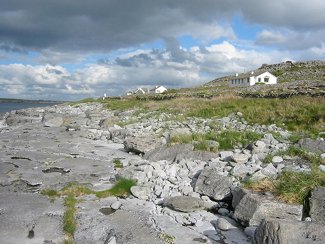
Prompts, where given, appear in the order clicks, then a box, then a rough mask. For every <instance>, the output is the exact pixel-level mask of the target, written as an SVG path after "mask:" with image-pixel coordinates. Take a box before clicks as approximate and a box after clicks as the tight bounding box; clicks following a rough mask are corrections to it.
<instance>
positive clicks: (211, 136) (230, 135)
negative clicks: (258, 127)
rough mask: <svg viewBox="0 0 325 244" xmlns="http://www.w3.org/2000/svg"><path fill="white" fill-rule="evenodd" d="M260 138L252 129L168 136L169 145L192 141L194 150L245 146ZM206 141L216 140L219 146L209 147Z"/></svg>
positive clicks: (214, 150) (213, 150)
mask: <svg viewBox="0 0 325 244" xmlns="http://www.w3.org/2000/svg"><path fill="white" fill-rule="evenodd" d="M261 138H262V135H261V134H258V133H256V132H252V131H243V132H241V131H232V130H226V131H222V132H221V133H216V132H209V133H206V134H185V135H184V134H178V135H175V136H173V137H171V138H170V145H173V144H186V143H193V142H197V143H194V148H195V149H196V150H203V151H212V152H216V151H218V150H228V149H233V148H234V147H236V146H238V145H241V146H244V147H245V146H247V145H248V144H250V143H253V142H255V141H257V140H259V139H261ZM208 141H216V142H218V144H219V146H218V147H217V148H215V147H211V145H210V143H208Z"/></svg>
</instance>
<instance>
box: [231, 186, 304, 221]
mask: <svg viewBox="0 0 325 244" xmlns="http://www.w3.org/2000/svg"><path fill="white" fill-rule="evenodd" d="M237 201H238V200H236V202H237ZM234 205H236V204H234ZM234 218H235V219H236V220H237V221H239V222H240V223H241V224H242V225H244V226H250V225H259V224H260V222H261V221H262V220H263V219H266V218H277V219H287V220H301V218H302V205H290V204H285V203H280V202H277V201H275V199H273V198H272V197H266V196H263V195H260V194H255V193H250V192H246V193H245V194H243V196H242V199H241V200H240V201H239V203H238V204H237V206H236V208H235V213H234Z"/></svg>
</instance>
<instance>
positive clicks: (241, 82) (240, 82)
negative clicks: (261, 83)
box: [229, 77, 250, 87]
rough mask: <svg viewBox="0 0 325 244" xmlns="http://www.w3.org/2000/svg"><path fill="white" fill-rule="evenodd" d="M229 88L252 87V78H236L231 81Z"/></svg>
mask: <svg viewBox="0 0 325 244" xmlns="http://www.w3.org/2000/svg"><path fill="white" fill-rule="evenodd" d="M229 86H232V87H237V86H250V78H248V77H247V78H236V77H234V78H233V79H231V80H229Z"/></svg>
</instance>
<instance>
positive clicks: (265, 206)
mask: <svg viewBox="0 0 325 244" xmlns="http://www.w3.org/2000/svg"><path fill="white" fill-rule="evenodd" d="M2 123H3V125H7V127H5V128H2V129H0V135H1V134H2V133H3V138H5V140H6V141H7V143H6V145H5V144H1V145H2V150H3V152H5V153H4V155H7V156H5V159H4V160H5V161H6V162H5V165H6V167H7V168H8V170H7V171H8V172H9V173H8V175H6V176H3V177H2V178H0V180H1V184H2V185H5V184H6V186H5V187H3V188H0V190H1V191H2V190H4V189H6V191H11V189H14V190H15V191H23V192H24V194H25V193H26V191H27V190H26V189H25V188H24V189H23V188H22V187H20V186H19V187H16V188H15V185H14V184H13V182H14V181H9V180H8V179H10V180H11V178H12V177H16V178H17V179H19V180H20V181H19V182H23V180H24V179H27V181H26V182H27V185H29V186H30V185H32V184H33V183H34V186H35V187H34V188H33V191H28V193H29V194H35V192H39V191H40V189H42V188H46V187H48V185H50V186H56V187H59V186H61V185H59V186H58V185H57V184H58V183H57V182H56V180H55V179H60V180H59V181H62V182H68V181H69V180H77V181H78V180H83V181H87V182H88V184H90V185H91V187H92V188H93V189H106V188H107V187H111V185H112V184H111V181H112V178H120V177H123V178H132V179H135V180H137V185H136V186H133V187H132V188H131V193H132V197H130V198H127V199H123V198H119V199H118V198H115V197H114V198H108V199H106V200H100V201H99V200H97V199H96V197H95V196H85V197H84V198H83V199H82V200H83V201H82V202H81V203H80V204H79V205H78V208H79V215H78V221H79V222H78V225H79V227H78V230H77V232H76V235H75V238H76V240H77V241H79V242H85V243H88V242H91V241H94V240H96V241H98V242H100V241H102V242H105V240H106V241H107V240H115V241H123V242H124V243H132V241H134V242H137V241H140V242H141V243H160V242H159V241H157V240H158V239H155V238H156V237H154V236H153V235H152V233H151V232H150V230H151V229H150V228H152V229H153V230H154V231H155V232H160V233H167V234H168V235H170V236H174V238H175V240H174V242H173V243H199V242H202V243H216V242H221V241H223V242H225V243H231V242H232V243H234V242H236V243H251V242H255V243H324V242H325V233H324V232H325V231H324V224H325V222H324V220H325V202H324V199H325V197H324V196H325V188H324V187H319V188H316V189H314V191H313V192H312V193H311V196H310V197H309V199H308V201H306V203H305V204H304V206H303V205H291V204H285V203H281V202H279V201H278V200H277V199H276V198H275V197H274V196H273V195H272V194H271V193H256V192H252V191H250V190H247V189H243V188H242V187H241V182H243V181H246V180H249V179H250V180H261V179H276V178H277V177H278V176H279V174H281V173H282V172H284V171H296V172H305V173H308V172H310V171H311V168H310V166H309V164H308V162H305V161H303V160H302V159H300V158H296V157H289V156H281V157H280V156H274V157H273V158H272V160H271V162H270V163H265V158H266V156H267V155H270V154H274V153H276V152H277V151H280V150H286V149H287V148H288V147H289V146H291V143H290V142H289V141H287V140H286V138H288V137H289V136H290V132H288V131H286V130H283V129H281V128H278V127H277V126H275V125H270V126H265V125H257V124H256V125H250V124H248V123H247V122H246V121H245V119H244V118H243V115H242V114H241V113H236V114H235V113H234V114H230V115H228V116H227V117H224V118H219V119H200V118H187V119H186V120H182V121H179V120H176V119H175V117H173V115H170V114H166V113H161V114H155V113H143V114H137V115H135V114H134V113H133V112H132V111H128V112H114V111H109V110H103V108H102V105H100V104H96V103H90V104H80V105H78V106H69V105H57V106H54V107H50V108H42V109H29V110H22V111H16V112H11V113H8V114H6V116H5V117H4V120H3V121H2ZM37 128H39V129H37ZM40 128H42V129H40ZM27 129H28V130H27ZM38 130H39V134H37V133H36V132H37V131H38ZM223 130H235V131H253V132H257V133H260V134H263V135H264V136H263V137H262V138H261V139H260V140H257V141H255V142H253V143H251V144H249V145H237V146H236V148H234V149H232V150H228V151H219V152H218V153H213V152H203V151H195V150H194V144H193V143H190V144H180V145H172V146H171V145H168V144H169V142H170V138H172V137H173V136H177V135H191V134H193V133H202V134H204V133H209V132H212V131H217V132H218V131H223ZM29 131H33V133H32V135H31V134H29ZM274 132H276V133H277V134H279V135H280V136H281V139H276V138H274V136H273V134H274ZM42 133H43V134H42ZM272 133H273V134H272ZM11 137H12V138H13V139H12V140H11V139H10V138H11ZM25 137H26V138H25ZM36 137H39V138H43V139H42V140H43V142H42V143H41V144H40V143H37V142H36V141H35V140H36V139H35V138H36ZM8 138H9V139H8ZM39 138H37V139H39ZM10 140H11V141H10ZM19 140H23V141H19ZM60 140H62V141H64V142H59V141H60ZM27 141H29V144H31V145H28V143H27ZM18 142H19V143H20V144H19V143H18ZM26 143H27V144H26ZM39 146H40V148H38V147H39ZM216 146H217V145H216ZM297 146H300V147H301V148H304V149H305V150H308V151H311V152H314V153H317V154H320V155H323V154H324V152H325V142H324V140H321V139H318V140H312V139H304V140H302V141H300V143H299V145H297ZM70 148H72V149H70ZM9 149H10V150H9ZM58 150H59V151H60V152H58ZM72 150H75V151H73V152H72ZM11 151H13V152H16V154H17V155H20V154H21V153H22V152H23V153H24V155H25V156H19V157H18V156H9V152H11ZM64 153H66V154H64ZM43 154H44V155H45V156H43ZM26 155H31V156H30V157H27V156H26ZM50 155H51V160H49V157H50ZM67 155H68V156H69V157H72V158H67ZM112 155H114V157H116V156H118V158H119V159H120V161H121V164H122V165H123V168H121V169H114V166H113V165H112V158H111V157H113V156H112ZM74 158H76V159H77V160H76V161H78V165H75V164H73V163H72V162H74ZM10 160H11V161H13V162H11V161H10ZM7 161H8V162H9V163H8V162H7ZM44 161H46V163H44ZM29 164H30V167H32V170H30V169H28V165H29ZM67 165H69V167H70V168H67ZM90 165H91V167H90ZM3 169H4V170H5V167H3ZM7 171H6V172H7ZM41 174H47V175H52V174H53V175H54V174H55V176H56V178H55V177H50V176H48V177H43V176H40V175H41ZM113 176H114V177H113ZM24 177H25V178H24ZM7 178H8V179H7ZM16 178H15V179H16ZM33 180H34V181H33ZM5 181H6V182H5ZM35 182H36V183H35ZM35 184H36V185H35ZM46 184H48V185H46ZM1 191H0V193H1ZM31 192H32V193H31ZM6 194H7V193H6ZM10 196H11V195H10ZM28 199H29V198H28ZM41 200H42V204H43V201H44V199H41ZM2 202H5V201H2ZM0 204H1V201H0ZM6 204H7V203H6ZM98 208H99V209H100V211H97V209H98ZM3 209H5V208H3ZM1 210H2V207H1V205H0V217H1ZM4 211H5V210H4ZM105 214H107V215H110V217H108V216H103V215H105ZM55 216H57V215H55ZM61 216H62V213H61ZM141 216H142V217H141ZM144 216H145V217H148V219H146V220H143V218H144ZM127 220H129V221H130V223H132V226H133V227H130V225H129V224H127V223H125V221H127ZM137 221H139V223H142V224H141V225H140V224H139V226H138V225H137ZM144 222H146V225H149V226H150V228H149V227H143V226H142V225H143V223H144ZM122 223H123V224H122ZM104 226H105V227H104ZM107 226H110V228H112V229H114V230H112V229H107V228H108V227H107ZM123 228H125V230H127V232H130V233H132V235H131V236H128V235H127V233H123V232H121V231H120V230H121V229H123ZM148 228H149V229H150V230H148ZM116 230H119V231H120V232H116ZM141 231H143V233H146V235H147V237H146V236H145V235H144V234H143V233H142V234H141V233H140V232H141ZM94 233H97V234H94ZM167 234H166V235H167ZM168 235H167V237H168ZM163 236H164V235H163ZM164 237H165V238H167V237H166V236H164ZM146 238H147V239H146ZM171 239H172V238H171ZM0 240H1V232H0ZM144 240H145V241H144ZM149 240H150V241H149ZM176 241H177V242H176ZM105 243H109V242H105ZM112 243H113V242H112Z"/></svg>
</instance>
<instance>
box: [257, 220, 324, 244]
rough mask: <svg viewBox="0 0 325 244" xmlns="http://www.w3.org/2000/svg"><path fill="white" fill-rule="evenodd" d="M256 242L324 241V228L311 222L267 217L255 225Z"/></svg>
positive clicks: (297, 242) (271, 243) (301, 243)
mask: <svg viewBox="0 0 325 244" xmlns="http://www.w3.org/2000/svg"><path fill="white" fill-rule="evenodd" d="M253 243H256V244H282V243H287V244H290V243H295V244H307V243H313V244H321V243H325V228H324V226H323V225H320V224H315V223H312V222H301V221H292V220H280V219H267V220H262V222H261V224H260V225H259V226H258V227H257V229H256V231H255V235H254V241H253Z"/></svg>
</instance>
